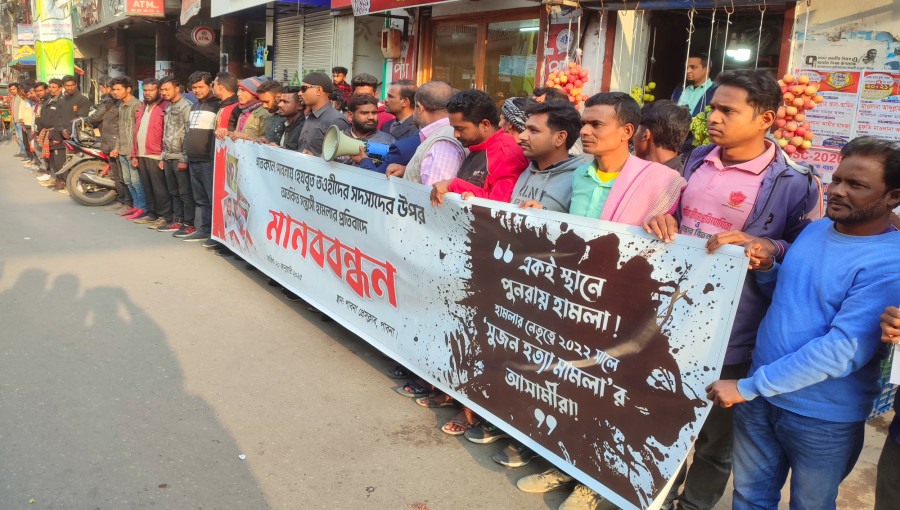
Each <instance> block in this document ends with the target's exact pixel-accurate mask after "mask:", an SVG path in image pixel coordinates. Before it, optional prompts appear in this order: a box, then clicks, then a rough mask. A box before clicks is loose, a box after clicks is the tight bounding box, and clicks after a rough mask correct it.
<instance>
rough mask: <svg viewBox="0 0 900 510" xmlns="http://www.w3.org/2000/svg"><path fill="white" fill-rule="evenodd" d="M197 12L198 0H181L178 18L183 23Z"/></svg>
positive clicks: (198, 8) (198, 9) (198, 7)
mask: <svg viewBox="0 0 900 510" xmlns="http://www.w3.org/2000/svg"><path fill="white" fill-rule="evenodd" d="M199 12H200V0H181V17H179V18H178V20H179V21H180V22H181V24H182V25H184V24H185V23H187V22H188V20H189V19H191V18H193V17H194V16H195V15H197V14H198V13H199Z"/></svg>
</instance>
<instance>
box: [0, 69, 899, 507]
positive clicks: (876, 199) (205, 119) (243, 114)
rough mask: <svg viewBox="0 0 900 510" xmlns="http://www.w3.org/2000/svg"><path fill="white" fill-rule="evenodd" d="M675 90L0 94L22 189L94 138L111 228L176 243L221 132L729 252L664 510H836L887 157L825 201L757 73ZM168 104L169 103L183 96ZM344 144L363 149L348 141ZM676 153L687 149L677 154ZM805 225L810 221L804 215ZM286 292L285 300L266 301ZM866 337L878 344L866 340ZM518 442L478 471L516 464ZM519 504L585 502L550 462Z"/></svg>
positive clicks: (261, 87) (891, 319)
mask: <svg viewBox="0 0 900 510" xmlns="http://www.w3.org/2000/svg"><path fill="white" fill-rule="evenodd" d="M688 64H689V67H688V70H687V78H688V80H689V81H690V82H691V85H690V86H689V87H688V88H687V89H685V90H684V91H681V90H679V91H677V92H676V95H675V97H674V98H673V99H674V102H673V101H656V102H653V103H649V104H648V105H647V106H645V107H644V108H643V109H641V107H640V106H639V105H638V104H637V103H636V102H635V100H634V99H632V98H631V97H630V96H629V95H627V94H623V93H600V94H596V95H594V96H592V97H591V98H589V99H588V100H587V101H586V102H585V103H584V109H583V111H581V112H579V111H578V110H577V109H576V108H575V107H574V106H573V105H572V104H571V103H569V102H567V101H565V99H566V98H565V97H564V96H562V95H561V94H560V93H559V91H558V90H555V89H535V90H534V93H533V95H532V97H529V98H520V97H516V98H511V99H508V100H506V101H505V102H504V103H502V104H500V105H498V104H496V103H495V101H494V100H493V99H492V98H491V97H490V96H489V95H488V94H486V93H484V92H482V91H478V90H464V91H457V90H454V89H453V88H452V87H451V86H450V85H449V84H447V83H445V82H440V81H432V82H427V83H424V84H422V85H420V86H416V84H415V83H414V82H410V81H398V82H394V83H391V84H389V86H388V88H387V90H386V98H387V100H386V101H384V102H382V101H379V99H378V96H377V95H376V94H377V92H378V89H379V87H380V86H381V84H380V83H378V81H377V79H375V77H373V76H371V75H368V74H360V75H357V76H354V77H353V78H352V79H351V80H350V82H349V83H348V82H347V69H345V68H342V67H336V68H334V69H333V70H332V76H328V75H327V74H325V73H320V72H315V73H310V74H308V75H306V76H304V77H303V79H302V83H301V85H300V86H299V87H297V86H282V84H280V83H278V82H274V81H271V80H268V79H267V78H265V77H249V78H245V79H242V80H241V79H238V78H237V77H235V76H234V75H232V74H230V73H227V72H222V73H219V74H217V75H216V76H212V75H211V74H209V73H205V72H195V73H194V74H192V75H191V76H190V78H189V79H188V80H187V82H186V83H180V82H179V81H178V80H177V79H176V78H174V77H171V76H167V77H165V78H163V79H161V80H158V81H157V80H147V81H144V82H143V83H142V85H141V87H142V90H141V94H140V97H141V99H138V98H137V97H136V95H135V92H136V91H135V89H134V87H135V84H134V83H133V82H132V80H130V79H129V78H127V77H119V78H113V79H107V80H103V81H101V82H100V91H101V93H102V94H103V99H102V100H101V102H100V104H99V105H98V106H97V107H96V108H95V109H94V111H93V112H89V109H90V105H89V102H88V101H87V99H86V98H85V97H84V96H83V95H81V93H80V92H78V90H77V87H76V85H75V79H74V77H71V76H67V77H65V78H64V79H62V80H50V82H49V83H47V84H45V83H32V84H23V85H19V84H12V85H11V86H10V91H11V93H13V94H15V95H17V96H18V97H19V99H17V100H16V102H15V103H14V105H13V112H14V114H13V115H14V117H13V118H14V122H15V129H16V136H17V137H18V140H19V150H20V156H21V157H23V158H24V159H25V160H26V161H27V162H26V165H27V166H28V167H29V168H31V169H33V170H35V171H36V172H37V173H38V174H39V176H38V180H39V181H41V184H42V185H44V186H47V187H50V188H53V189H57V190H60V191H65V186H64V183H62V182H58V181H57V180H56V178H55V177H54V172H55V171H57V170H59V169H60V168H61V166H62V165H63V164H64V163H65V158H66V151H65V146H64V145H63V141H64V140H65V139H67V138H69V137H70V136H71V133H70V132H69V126H70V125H71V124H72V121H73V120H75V119H78V118H85V119H86V120H87V122H89V123H90V124H91V125H92V126H96V127H97V128H99V130H100V133H101V138H100V149H101V150H102V151H103V152H104V153H105V154H107V156H108V158H109V164H110V167H111V172H110V174H111V176H112V178H113V180H114V181H115V183H116V191H117V202H116V203H115V204H114V205H113V206H111V207H110V209H111V210H113V211H115V212H116V213H118V214H119V215H121V216H123V217H125V218H127V219H128V220H131V221H133V222H135V223H139V224H147V226H148V227H149V228H151V229H155V230H157V231H160V232H171V233H172V235H173V236H174V237H178V238H181V239H182V240H184V241H188V242H192V241H196V242H202V243H203V246H204V247H207V248H210V249H216V250H217V251H227V250H226V249H225V247H224V246H222V245H220V244H218V243H217V242H215V241H213V240H211V239H210V238H209V235H210V229H211V224H210V223H211V206H212V195H213V161H214V147H215V140H216V139H217V138H218V139H224V138H226V137H230V138H232V139H244V140H249V141H251V142H254V143H260V144H268V145H272V146H278V147H283V148H285V149H287V150H291V151H297V152H302V153H304V154H308V155H313V156H321V154H322V150H323V140H324V138H325V133H326V131H327V130H328V129H329V128H330V127H332V126H338V128H339V129H340V130H341V131H342V132H343V133H344V134H346V135H348V136H350V137H352V138H355V139H359V140H367V141H371V142H375V143H380V144H384V145H387V146H389V147H388V150H387V154H386V155H384V157H383V158H379V159H377V160H376V159H374V158H371V157H369V155H368V154H366V152H365V149H361V150H360V153H359V154H355V155H350V156H348V157H346V159H345V162H346V163H347V164H349V165H353V166H356V167H359V168H362V169H366V170H369V171H373V172H379V173H383V174H385V175H386V177H387V178H402V179H407V180H410V181H413V182H417V183H421V184H424V185H426V186H429V187H431V200H432V203H433V204H434V205H435V206H440V205H441V204H442V203H443V201H444V199H445V195H446V194H447V193H459V194H461V195H462V198H463V199H468V198H469V197H478V198H483V199H490V200H496V201H500V202H507V203H512V204H516V205H518V206H519V207H521V208H538V209H548V210H551V211H556V212H560V213H568V214H574V215H579V216H586V217H589V218H595V219H601V220H607V221H613V222H618V223H623V224H628V225H634V226H639V227H643V229H644V230H645V231H646V232H647V233H648V234H650V235H653V236H655V237H657V238H658V239H659V240H660V241H662V242H666V243H668V242H672V241H674V239H675V235H676V234H681V235H685V236H692V237H699V238H702V239H705V240H706V249H707V251H708V252H710V253H712V252H715V251H716V250H717V249H718V248H719V247H721V246H723V245H726V244H733V245H739V246H741V247H743V248H744V250H745V252H746V253H747V255H748V256H749V267H748V269H749V274H748V276H747V278H746V281H745V284H744V288H743V290H742V294H741V299H740V302H739V304H738V309H737V313H736V318H735V322H734V326H733V328H732V332H731V337H730V339H729V342H728V347H727V351H726V354H725V364H724V366H723V368H722V371H721V375H720V378H719V379H720V380H718V381H716V382H715V383H713V384H711V385H710V386H709V387H708V388H707V389H706V391H707V392H708V395H707V397H708V398H709V399H710V400H711V401H712V402H713V403H714V404H715V405H714V407H713V410H712V412H711V413H710V414H709V417H708V419H707V420H706V421H705V423H704V425H703V427H702V429H701V430H700V432H699V434H698V436H697V439H696V442H695V444H694V455H693V461H692V462H691V463H690V464H689V465H687V464H686V465H685V467H683V468H682V470H681V472H680V473H678V475H677V477H676V481H675V484H674V486H673V487H672V490H671V492H670V493H669V494H668V497H667V498H666V501H665V503H664V505H663V508H667V509H671V508H680V509H711V508H712V507H713V506H714V505H715V504H716V503H717V501H718V500H719V499H720V498H721V496H722V494H723V493H724V491H725V488H726V484H727V482H728V479H729V478H730V477H731V476H732V474H733V476H734V493H733V494H734V496H733V498H734V499H733V508H735V509H750V508H775V507H777V505H778V501H779V499H780V497H781V490H782V487H783V485H784V483H785V481H786V477H787V475H788V473H789V472H790V473H791V504H792V507H793V506H796V507H798V508H816V509H826V508H835V501H836V498H837V493H838V486H839V485H840V483H841V481H842V480H843V479H844V478H845V477H846V476H847V475H848V474H849V473H850V471H851V470H852V468H853V466H854V464H855V462H856V460H857V458H858V456H859V454H860V451H861V449H862V442H863V434H864V424H865V419H866V417H867V415H868V414H869V411H870V410H871V409H872V404H873V401H874V399H875V398H876V396H877V394H878V392H879V384H878V380H879V376H880V364H881V362H882V360H883V358H884V356H885V352H886V350H887V349H886V348H885V347H886V345H887V344H888V343H897V342H898V341H900V310H898V309H897V308H895V307H891V306H890V305H891V304H896V303H897V300H898V297H900V269H898V268H897V264H896V254H897V253H900V233H898V232H897V225H896V216H894V215H893V214H892V212H891V211H892V210H894V209H895V208H897V207H898V205H900V145H897V144H895V143H890V142H886V141H882V140H877V139H871V138H858V139H855V140H853V141H851V142H850V143H848V144H847V145H846V146H845V147H844V148H843V150H842V156H843V160H842V162H841V164H840V166H839V168H838V169H837V171H836V172H835V173H834V176H833V179H832V182H831V184H830V185H829V186H828V190H827V192H828V201H827V208H823V206H822V189H821V184H820V181H819V179H818V176H817V175H816V174H815V172H814V171H813V170H812V169H811V168H809V167H807V166H804V165H800V164H797V163H795V162H793V161H792V160H791V159H790V158H789V157H787V156H786V154H785V153H784V152H783V151H782V150H781V149H780V148H779V146H778V145H777V144H776V143H775V142H774V141H773V140H771V139H770V138H768V137H767V135H768V133H769V132H770V131H771V128H772V125H773V124H774V122H775V118H776V111H777V109H778V107H779V104H780V103H781V101H782V95H781V90H780V88H779V86H778V84H777V83H776V81H775V80H774V78H772V77H771V76H770V75H768V74H766V73H764V72H757V71H728V72H723V73H721V74H720V75H719V76H718V77H717V78H716V80H715V83H713V82H712V81H711V80H709V76H708V59H706V58H705V57H704V56H702V55H701V56H694V57H691V58H690V59H689V60H688ZM186 91H187V92H186ZM707 105H708V106H710V107H711V112H710V113H709V116H708V120H707V123H708V135H709V139H710V142H711V143H710V144H709V145H705V146H701V147H697V148H693V147H692V146H690V145H688V146H686V145H685V142H686V141H687V140H689V138H690V136H689V127H690V123H691V110H697V109H698V108H701V107H703V106H707ZM364 147H365V146H364ZM686 147H691V148H692V149H693V150H689V151H687V152H686V151H685V149H686ZM823 214H824V216H825V218H823ZM285 293H286V294H287V295H288V296H289V297H292V298H294V299H295V300H299V298H297V297H296V296H294V295H293V294H291V293H290V292H288V291H286V290H285ZM879 340H881V341H879ZM387 373H388V375H390V376H391V377H394V378H396V379H401V380H406V381H407V382H405V383H404V384H402V385H401V386H400V387H398V388H397V392H398V393H400V394H402V395H404V396H407V397H411V398H413V399H415V401H416V403H418V404H419V405H421V406H423V407H430V408H431V407H448V406H455V405H457V404H456V403H455V402H454V401H453V399H452V398H451V397H450V396H449V395H444V394H442V393H440V392H437V391H435V389H434V388H433V387H432V386H430V385H429V384H428V383H427V382H426V381H424V380H423V379H419V378H417V377H416V375H415V374H414V373H413V372H411V371H409V370H408V369H407V368H405V367H403V366H395V367H393V368H391V369H390V370H388V372H387ZM442 430H443V431H444V432H445V433H447V434H450V435H462V436H464V437H466V438H467V439H468V440H470V441H472V442H474V443H479V444H488V443H493V442H495V441H497V440H500V439H505V438H509V437H510V436H509V434H508V433H507V432H505V431H503V430H501V429H500V428H498V427H497V426H495V425H493V424H491V423H489V422H487V421H485V420H483V419H482V418H480V417H479V416H477V415H476V414H475V413H473V412H472V411H471V410H469V409H467V408H462V409H461V410H460V413H459V414H458V415H456V416H455V417H454V418H453V419H451V420H450V421H449V422H447V423H446V424H445V425H444V426H443V428H442ZM535 456H536V454H535V452H533V451H532V450H530V449H529V448H528V447H527V446H525V445H524V444H522V443H519V442H518V441H512V442H511V443H510V444H509V445H508V446H506V447H505V448H503V449H502V450H500V451H498V452H497V453H496V454H495V455H494V456H493V459H494V460H495V461H496V462H498V463H500V464H502V465H504V466H507V467H511V468H514V467H520V466H524V465H525V464H528V463H529V462H530V461H531V460H532V459H534V458H535ZM517 486H518V488H519V489H521V490H523V491H525V492H536V493H540V492H547V491H550V490H555V489H560V488H570V489H572V494H571V495H570V496H569V497H568V499H566V501H565V502H564V503H563V504H562V506H561V507H560V509H561V510H575V509H594V508H597V506H598V504H599V502H600V500H601V498H600V497H599V495H598V494H596V493H595V492H593V491H592V490H590V489H589V488H587V487H586V486H584V485H580V484H577V483H576V482H575V480H574V479H573V478H572V477H571V476H569V475H568V474H566V473H564V472H563V471H561V470H559V469H556V468H553V469H550V470H548V471H545V472H543V473H539V474H535V475H530V476H526V477H524V478H522V479H520V480H519V481H518V483H517ZM896 501H900V423H898V421H897V420H896V419H895V421H894V423H893V424H892V425H891V429H890V434H889V437H888V439H887V442H886V443H885V446H884V450H883V455H882V459H881V462H880V463H879V471H878V480H877V491H876V507H877V508H878V509H879V510H884V509H887V508H890V507H892V505H895V504H896V503H895V502H896Z"/></svg>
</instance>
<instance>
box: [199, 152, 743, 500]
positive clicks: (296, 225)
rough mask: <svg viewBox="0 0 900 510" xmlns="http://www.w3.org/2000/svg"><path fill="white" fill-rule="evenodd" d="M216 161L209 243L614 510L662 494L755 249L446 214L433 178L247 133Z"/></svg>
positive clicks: (575, 224) (490, 212)
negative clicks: (373, 168)
mask: <svg viewBox="0 0 900 510" xmlns="http://www.w3.org/2000/svg"><path fill="white" fill-rule="evenodd" d="M215 172H216V173H215V197H214V208H213V237H214V238H216V239H218V240H220V241H222V242H223V243H225V244H226V245H227V246H228V247H230V248H231V249H232V250H233V251H234V252H235V253H237V254H239V255H240V256H241V257H243V258H244V259H245V260H247V261H248V262H249V263H251V264H253V265H254V266H255V267H257V268H258V269H259V270H261V271H262V272H264V273H265V274H267V275H268V276H270V277H272V278H274V279H275V280H277V281H278V282H280V283H281V284H282V285H284V286H285V287H287V288H288V289H290V290H291V291H293V292H295V293H296V294H298V295H299V296H301V297H302V298H303V299H304V300H306V301H308V302H309V303H311V304H312V305H314V306H316V307H317V308H319V309H320V310H321V311H322V312H323V313H326V314H328V315H329V316H331V317H332V318H334V319H335V320H336V321H338V322H339V323H340V324H342V325H343V326H345V327H346V328H348V329H350V330H351V331H353V332H354V333H356V334H358V335H359V336H360V337H362V338H363V339H364V340H366V341H367V342H369V343H371V344H372V345H373V346H375V347H376V348H378V349H379V350H380V351H382V352H383V353H384V354H386V355H387V356H389V357H391V358H393V359H394V360H396V361H397V362H399V363H402V364H403V365H405V366H407V367H408V368H409V369H411V370H412V371H413V372H415V373H416V374H419V375H421V376H423V377H424V378H425V379H427V380H429V381H430V382H431V383H433V384H435V385H436V386H437V387H438V388H440V389H441V390H443V391H445V392H447V393H448V394H450V395H451V396H453V397H454V398H456V399H458V400H459V401H460V402H461V403H463V404H464V405H466V406H469V407H470V408H471V409H472V410H474V411H475V412H476V413H477V414H479V415H480V416H481V417H483V418H484V419H486V420H488V421H490V422H492V423H494V424H495V425H497V426H498V427H500V428H502V429H503V430H505V431H507V432H509V433H510V434H511V435H512V436H513V437H514V438H516V439H518V440H520V441H522V442H524V443H525V444H526V445H527V446H529V447H531V448H533V449H534V450H535V451H537V452H538V453H539V454H541V455H542V456H544V457H545V458H547V459H548V460H549V461H550V462H552V463H554V464H555V465H557V466H558V467H560V468H561V469H563V471H565V472H567V473H569V474H571V475H572V476H574V477H576V478H577V479H578V480H579V481H581V482H582V483H584V484H586V485H588V486H589V487H591V488H592V489H594V490H596V491H597V492H599V493H600V494H601V495H602V496H604V497H606V498H607V499H609V500H610V501H612V502H613V503H614V504H616V505H618V506H619V507H621V508H623V509H634V508H641V509H643V508H650V507H651V505H653V503H654V500H657V499H659V500H661V499H662V498H661V495H664V492H665V491H664V489H665V487H666V485H667V484H668V483H669V482H670V480H671V479H672V478H673V477H674V476H675V475H676V474H677V471H678V469H679V467H680V465H681V463H682V462H683V461H684V459H685V457H687V454H688V452H689V451H690V448H691V444H692V442H693V440H694V438H695V437H696V435H697V432H698V431H699V429H700V426H701V425H702V423H703V420H704V419H705V418H706V415H707V413H708V412H709V406H710V405H711V404H710V403H709V402H708V401H707V400H706V392H705V391H704V387H705V386H706V385H708V384H709V383H711V382H712V381H714V380H716V379H717V378H718V374H719V370H720V369H721V366H722V361H723V358H724V352H725V346H726V344H727V339H728V335H729V332H730V330H731V323H732V321H733V319H734V312H735V308H736V306H737V302H738V299H739V297H740V290H741V287H742V285H743V281H744V277H745V276H746V274H747V271H746V267H747V260H746V258H745V257H744V254H743V252H742V250H740V249H738V248H737V247H732V246H728V247H725V248H723V249H721V250H719V253H717V254H714V255H707V254H706V252H705V249H704V246H703V240H700V239H692V238H682V236H679V239H678V240H677V241H676V242H675V243H672V244H669V245H664V244H663V243H661V242H658V241H656V240H654V239H651V238H650V237H649V236H647V235H646V234H645V233H644V232H643V230H641V229H639V228H636V227H629V226H625V225H618V224H614V223H609V222H602V221H599V220H592V219H587V218H582V217H575V216H570V215H566V214H560V213H555V212H550V211H528V212H526V211H524V210H522V209H519V208H516V207H513V206H510V205H509V204H503V203H499V202H492V201H487V200H480V199H473V200H470V201H461V200H459V197H458V196H457V195H448V199H447V200H445V202H444V205H443V206H442V207H433V206H432V205H431V203H430V200H429V192H430V188H429V187H425V186H422V185H420V184H415V183H411V182H409V181H405V180H403V179H390V180H388V179H386V178H385V176H384V175H382V174H377V173H374V172H367V171H364V170H359V169H355V168H352V167H349V166H346V165H342V164H339V163H328V162H325V161H323V160H322V159H320V158H314V157H312V156H305V155H301V154H298V153H296V152H292V151H287V150H284V149H280V148H275V147H269V146H264V145H258V144H252V143H248V142H243V141H239V142H232V141H230V140H229V141H226V142H218V144H217V147H216V170H215ZM336 368H338V369H339V367H336ZM398 405H400V404H399V403H398ZM659 502H660V501H657V502H656V505H658V504H659Z"/></svg>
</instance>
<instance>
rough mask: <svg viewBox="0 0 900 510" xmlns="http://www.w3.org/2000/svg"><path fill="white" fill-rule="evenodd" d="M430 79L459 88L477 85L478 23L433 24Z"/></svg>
mask: <svg viewBox="0 0 900 510" xmlns="http://www.w3.org/2000/svg"><path fill="white" fill-rule="evenodd" d="M433 40H434V46H433V48H434V49H433V51H432V57H431V68H432V73H431V79H432V80H439V81H445V82H447V83H449V84H450V85H452V86H453V87H454V88H457V89H459V90H466V89H470V88H473V87H475V86H476V84H477V82H476V77H475V69H476V63H477V60H478V58H477V48H478V25H477V24H459V23H440V24H438V25H436V26H435V27H434V39H433Z"/></svg>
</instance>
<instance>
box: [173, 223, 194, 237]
mask: <svg viewBox="0 0 900 510" xmlns="http://www.w3.org/2000/svg"><path fill="white" fill-rule="evenodd" d="M196 231H197V229H195V228H194V227H192V226H191V225H182V226H181V228H179V229H178V230H176V231H175V232H172V237H187V236H189V235H191V234H193V233H194V232H196Z"/></svg>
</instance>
